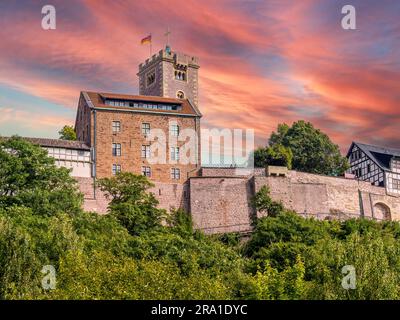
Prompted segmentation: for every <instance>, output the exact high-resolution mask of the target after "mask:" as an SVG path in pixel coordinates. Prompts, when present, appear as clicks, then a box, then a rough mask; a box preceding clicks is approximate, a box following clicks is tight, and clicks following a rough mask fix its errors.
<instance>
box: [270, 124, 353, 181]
mask: <svg viewBox="0 0 400 320" xmlns="http://www.w3.org/2000/svg"><path fill="white" fill-rule="evenodd" d="M274 145H283V146H284V147H286V148H289V149H290V150H291V151H292V153H293V162H292V165H293V169H295V170H299V171H304V172H310V173H317V174H326V175H331V176H338V175H342V174H343V173H344V172H345V171H346V170H347V169H348V167H349V164H348V161H347V159H346V158H345V157H343V156H342V155H341V154H340V150H339V147H338V145H336V144H334V143H333V142H332V141H331V140H330V139H329V137H328V136H327V135H326V134H325V133H323V132H322V131H321V130H319V129H316V128H314V126H313V125H312V124H311V123H310V122H305V121H303V120H300V121H297V122H294V123H293V125H292V126H291V127H289V126H288V125H287V124H279V125H278V129H277V132H273V133H272V134H271V137H270V139H269V146H270V147H274Z"/></svg>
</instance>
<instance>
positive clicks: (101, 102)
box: [82, 91, 201, 117]
mask: <svg viewBox="0 0 400 320" xmlns="http://www.w3.org/2000/svg"><path fill="white" fill-rule="evenodd" d="M82 93H86V94H87V95H88V96H89V98H90V100H91V102H92V104H93V106H94V107H95V108H97V109H102V108H104V109H118V110H127V111H137V112H140V111H143V112H151V113H164V114H165V113H171V114H184V115H192V116H199V117H200V116H201V113H200V111H199V110H198V108H197V107H195V106H194V105H193V104H192V103H190V101H189V100H187V99H185V100H181V99H174V98H164V97H158V96H143V95H127V94H117V93H105V92H89V91H85V92H82ZM105 99H116V100H132V101H138V102H153V103H165V104H174V105H180V106H181V107H182V108H181V110H157V109H145V108H140V107H122V106H110V105H106V104H105Z"/></svg>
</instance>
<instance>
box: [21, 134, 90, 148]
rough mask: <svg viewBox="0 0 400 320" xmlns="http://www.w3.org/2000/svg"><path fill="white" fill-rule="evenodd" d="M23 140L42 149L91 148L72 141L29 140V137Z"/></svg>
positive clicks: (80, 142) (83, 143) (81, 142)
mask: <svg viewBox="0 0 400 320" xmlns="http://www.w3.org/2000/svg"><path fill="white" fill-rule="evenodd" d="M23 139H25V140H27V141H29V142H31V143H33V144H37V145H39V146H41V147H50V148H65V149H77V150H90V147H89V146H88V145H87V144H86V143H85V142H83V141H70V140H61V139H47V138H27V137H23Z"/></svg>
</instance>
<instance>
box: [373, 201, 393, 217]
mask: <svg viewBox="0 0 400 320" xmlns="http://www.w3.org/2000/svg"><path fill="white" fill-rule="evenodd" d="M374 218H375V219H377V220H391V216H390V208H389V207H388V206H387V205H386V204H384V203H382V202H377V203H375V204H374Z"/></svg>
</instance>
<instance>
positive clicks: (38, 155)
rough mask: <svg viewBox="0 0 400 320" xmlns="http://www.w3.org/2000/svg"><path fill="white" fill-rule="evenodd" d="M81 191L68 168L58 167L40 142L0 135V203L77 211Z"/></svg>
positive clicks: (37, 209)
mask: <svg viewBox="0 0 400 320" xmlns="http://www.w3.org/2000/svg"><path fill="white" fill-rule="evenodd" d="M82 200H83V198H82V195H81V193H80V192H79V189H78V187H77V183H76V181H75V180H74V179H73V178H72V177H71V176H70V170H68V169H66V168H57V166H56V165H55V163H54V159H53V158H51V157H48V155H47V151H46V150H44V149H42V148H41V147H40V146H37V145H33V144H32V143H30V142H28V141H26V140H24V139H22V138H20V137H16V136H14V137H12V138H9V139H0V206H1V207H3V208H7V207H10V206H13V205H19V206H25V207H29V208H32V209H33V211H34V213H35V214H42V215H53V214H55V213H56V212H65V213H69V214H74V213H78V212H80V210H81V209H80V208H81V204H82Z"/></svg>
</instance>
